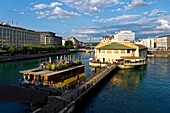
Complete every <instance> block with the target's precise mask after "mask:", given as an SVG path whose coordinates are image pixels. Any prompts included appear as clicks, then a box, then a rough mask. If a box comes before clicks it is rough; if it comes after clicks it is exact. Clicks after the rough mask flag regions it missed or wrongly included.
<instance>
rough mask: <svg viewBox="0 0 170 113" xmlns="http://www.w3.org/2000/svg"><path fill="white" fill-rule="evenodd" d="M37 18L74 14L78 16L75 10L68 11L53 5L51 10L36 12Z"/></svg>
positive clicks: (52, 17) (64, 16) (61, 16)
mask: <svg viewBox="0 0 170 113" xmlns="http://www.w3.org/2000/svg"><path fill="white" fill-rule="evenodd" d="M36 14H37V15H38V18H39V19H41V18H48V19H56V18H72V17H76V16H80V15H79V14H78V13H75V12H68V11H66V10H63V9H61V8H60V7H55V8H54V9H53V10H52V11H44V12H42V11H41V12H36Z"/></svg>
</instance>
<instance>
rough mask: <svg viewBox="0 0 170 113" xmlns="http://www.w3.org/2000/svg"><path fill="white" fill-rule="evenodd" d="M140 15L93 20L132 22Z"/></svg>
mask: <svg viewBox="0 0 170 113" xmlns="http://www.w3.org/2000/svg"><path fill="white" fill-rule="evenodd" d="M137 16H139V15H121V16H117V17H113V18H107V19H100V20H92V21H93V22H114V21H123V20H124V21H127V20H132V19H134V18H136V17H137Z"/></svg>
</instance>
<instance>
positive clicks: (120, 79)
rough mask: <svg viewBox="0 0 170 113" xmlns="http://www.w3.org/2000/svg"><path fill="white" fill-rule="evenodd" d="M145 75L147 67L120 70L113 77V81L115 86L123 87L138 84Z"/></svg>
mask: <svg viewBox="0 0 170 113" xmlns="http://www.w3.org/2000/svg"><path fill="white" fill-rule="evenodd" d="M144 75H146V70H145V69H141V70H135V69H129V70H119V71H118V72H117V73H116V74H115V75H114V77H113V78H112V79H111V82H112V84H113V85H114V86H118V87H123V88H126V87H130V86H137V85H138V84H139V83H140V82H141V81H142V79H143V77H144Z"/></svg>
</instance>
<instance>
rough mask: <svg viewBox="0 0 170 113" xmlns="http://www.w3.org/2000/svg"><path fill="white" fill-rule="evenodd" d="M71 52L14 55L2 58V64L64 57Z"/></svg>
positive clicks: (0, 60) (0, 58)
mask: <svg viewBox="0 0 170 113" xmlns="http://www.w3.org/2000/svg"><path fill="white" fill-rule="evenodd" d="M69 53H70V52H67V51H66V52H63V51H62V52H56V53H40V54H28V55H26V54H24V55H14V56H1V57H0V62H10V61H18V60H27V59H34V58H41V57H48V56H56V55H64V54H69Z"/></svg>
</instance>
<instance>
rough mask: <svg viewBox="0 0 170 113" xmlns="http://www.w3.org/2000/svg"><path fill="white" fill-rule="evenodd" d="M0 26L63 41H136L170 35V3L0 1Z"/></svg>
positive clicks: (146, 0)
mask: <svg viewBox="0 0 170 113" xmlns="http://www.w3.org/2000/svg"><path fill="white" fill-rule="evenodd" d="M0 3H1V7H0V22H6V20H8V22H9V24H12V23H13V24H14V25H15V24H16V23H18V26H19V27H23V28H26V29H31V30H35V31H51V32H54V33H56V35H57V36H62V37H63V38H67V37H72V36H73V37H75V38H77V39H78V40H80V41H83V42H89V41H90V40H89V39H90V38H91V40H92V41H99V39H100V38H101V37H102V36H105V35H114V33H115V32H118V31H120V30H131V31H133V32H135V33H136V39H139V38H150V37H155V36H160V35H167V34H170V7H169V4H170V0H0Z"/></svg>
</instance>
